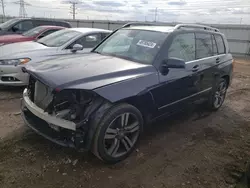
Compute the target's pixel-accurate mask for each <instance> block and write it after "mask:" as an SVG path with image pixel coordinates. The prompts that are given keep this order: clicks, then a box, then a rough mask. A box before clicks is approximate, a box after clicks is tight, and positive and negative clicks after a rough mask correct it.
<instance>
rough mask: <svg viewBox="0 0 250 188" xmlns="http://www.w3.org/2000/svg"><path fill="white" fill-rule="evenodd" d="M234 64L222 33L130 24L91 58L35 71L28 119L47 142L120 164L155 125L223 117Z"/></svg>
mask: <svg viewBox="0 0 250 188" xmlns="http://www.w3.org/2000/svg"><path fill="white" fill-rule="evenodd" d="M232 61H233V58H232V55H231V54H229V49H228V43H227V40H226V38H225V36H224V35H223V34H222V33H220V31H219V30H218V29H215V28H212V27H208V26H202V25H183V24H182V25H177V26H175V27H167V26H157V25H150V24H145V25H144V24H142V23H141V24H139V23H137V24H126V25H125V26H123V27H122V28H120V29H118V30H116V31H114V32H113V33H112V34H110V35H109V36H108V37H106V38H105V39H104V41H102V42H101V43H100V44H99V45H98V46H96V47H95V48H94V49H93V50H92V52H91V53H89V54H79V55H76V56H74V57H72V56H68V57H67V56H64V57H61V58H56V59H52V60H49V61H46V62H43V63H38V64H33V65H28V66H27V67H26V70H24V71H26V72H28V73H29V74H30V80H29V85H28V87H27V89H25V90H24V93H23V100H22V116H23V119H24V120H25V122H26V123H27V125H28V126H29V127H31V128H32V129H33V130H35V131H36V132H37V133H38V134H40V135H42V136H44V137H46V138H47V139H49V140H51V141H53V142H55V143H57V144H60V145H63V146H69V147H74V148H77V149H79V150H91V151H92V152H93V153H94V154H95V155H96V156H97V157H99V158H100V159H102V160H103V161H106V162H109V163H115V162H118V161H121V160H123V159H125V158H126V157H127V156H128V155H129V154H130V153H131V152H132V151H133V150H134V148H135V145H136V143H137V141H138V139H139V136H140V135H141V133H142V131H143V127H144V126H145V125H146V124H148V123H149V122H152V121H153V120H156V119H158V118H160V117H163V116H166V115H170V114H172V113H174V112H178V111H180V110H183V109H184V108H186V107H187V106H189V105H190V104H191V105H194V104H196V102H198V101H199V103H200V102H204V104H206V106H207V107H208V109H210V110H218V109H219V108H220V107H221V105H222V104H223V102H224V99H225V96H226V91H227V88H228V86H229V85H230V82H231V79H232Z"/></svg>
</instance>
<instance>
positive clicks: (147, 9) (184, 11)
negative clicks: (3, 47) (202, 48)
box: [0, 0, 250, 24]
mask: <svg viewBox="0 0 250 188" xmlns="http://www.w3.org/2000/svg"><path fill="white" fill-rule="evenodd" d="M15 1H17V2H18V0H4V2H5V13H6V14H7V15H11V16H18V15H19V5H18V4H15V3H14V2H15ZM25 2H26V5H25V9H26V12H27V15H28V17H48V18H67V19H70V18H72V14H71V13H70V10H71V9H70V6H71V5H70V4H69V2H77V3H78V4H77V5H76V7H77V10H76V12H77V15H76V19H98V20H131V21H155V20H156V21H160V22H185V23H194V22H196V23H234V24H250V0H25ZM0 14H1V10H0Z"/></svg>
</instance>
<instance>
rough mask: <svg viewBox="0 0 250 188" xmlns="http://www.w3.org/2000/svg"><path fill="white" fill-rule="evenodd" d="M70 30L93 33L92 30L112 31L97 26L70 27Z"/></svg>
mask: <svg viewBox="0 0 250 188" xmlns="http://www.w3.org/2000/svg"><path fill="white" fill-rule="evenodd" d="M69 30H73V31H78V32H81V33H92V32H107V33H111V32H112V31H110V30H106V29H97V28H70V29H69Z"/></svg>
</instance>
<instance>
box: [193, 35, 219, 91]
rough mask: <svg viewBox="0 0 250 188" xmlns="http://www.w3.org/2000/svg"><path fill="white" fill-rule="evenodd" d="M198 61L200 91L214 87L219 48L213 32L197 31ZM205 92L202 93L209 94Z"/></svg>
mask: <svg viewBox="0 0 250 188" xmlns="http://www.w3.org/2000/svg"><path fill="white" fill-rule="evenodd" d="M195 41H196V61H197V63H198V64H199V73H198V77H199V80H200V81H199V83H200V91H201V92H202V91H209V90H211V89H212V86H213V81H214V66H215V65H216V62H217V60H218V57H217V48H216V46H215V45H214V38H213V35H212V34H211V33H207V32H196V33H195ZM208 93H209V92H204V93H202V94H205V95H206V94H208Z"/></svg>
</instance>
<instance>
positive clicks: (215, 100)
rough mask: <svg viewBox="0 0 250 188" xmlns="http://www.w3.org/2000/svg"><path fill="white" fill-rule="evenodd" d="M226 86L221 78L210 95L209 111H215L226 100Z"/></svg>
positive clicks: (225, 82)
mask: <svg viewBox="0 0 250 188" xmlns="http://www.w3.org/2000/svg"><path fill="white" fill-rule="evenodd" d="M227 86H228V83H227V81H226V80H225V79H224V78H221V79H220V80H219V82H218V84H217V85H216V87H215V89H214V90H213V92H212V93H211V96H210V99H209V104H208V105H209V109H210V110H213V111H216V110H218V109H219V108H220V107H221V106H222V104H223V103H224V100H225V98H226V93H227Z"/></svg>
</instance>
